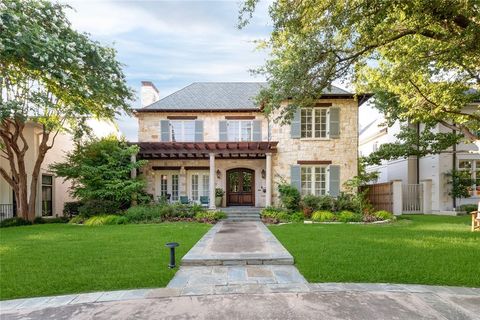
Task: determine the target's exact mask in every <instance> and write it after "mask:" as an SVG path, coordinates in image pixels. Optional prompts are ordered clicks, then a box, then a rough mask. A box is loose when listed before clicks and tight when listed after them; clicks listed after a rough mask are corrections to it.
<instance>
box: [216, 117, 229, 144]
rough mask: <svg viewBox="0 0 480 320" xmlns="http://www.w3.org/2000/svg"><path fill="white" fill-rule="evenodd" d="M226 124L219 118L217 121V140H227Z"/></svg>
mask: <svg viewBox="0 0 480 320" xmlns="http://www.w3.org/2000/svg"><path fill="white" fill-rule="evenodd" d="M227 126H228V123H227V121H226V120H220V121H219V122H218V140H219V141H227V140H228V133H227Z"/></svg>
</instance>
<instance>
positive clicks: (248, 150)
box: [135, 141, 278, 160]
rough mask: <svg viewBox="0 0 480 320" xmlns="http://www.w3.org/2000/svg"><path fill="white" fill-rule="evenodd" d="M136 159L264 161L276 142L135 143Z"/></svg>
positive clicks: (274, 149)
mask: <svg viewBox="0 0 480 320" xmlns="http://www.w3.org/2000/svg"><path fill="white" fill-rule="evenodd" d="M135 144H136V145H138V146H139V147H140V151H139V152H138V155H137V158H138V159H146V160H150V159H151V160H153V159H209V157H210V155H211V154H213V155H214V156H215V157H216V158H220V159H265V157H266V154H271V153H275V152H276V151H277V144H278V142H276V141H275V142H271V141H260V142H137V143H135Z"/></svg>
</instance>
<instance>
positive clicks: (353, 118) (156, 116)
mask: <svg viewBox="0 0 480 320" xmlns="http://www.w3.org/2000/svg"><path fill="white" fill-rule="evenodd" d="M319 102H321V103H331V104H332V107H339V108H340V136H339V138H337V139H325V138H324V139H293V138H291V126H290V125H283V126H282V125H280V124H277V123H274V122H273V121H269V120H268V119H267V118H266V117H265V115H264V114H263V113H261V112H260V111H259V112H198V113H194V112H173V113H166V112H141V113H137V115H136V116H137V118H138V122H139V132H138V141H139V142H159V141H160V120H165V119H167V117H169V116H176V117H179V116H196V117H197V119H198V120H203V121H204V142H217V141H219V121H220V120H225V117H226V116H235V117H240V116H250V117H252V116H254V117H255V119H256V120H262V141H278V145H277V152H276V153H274V154H273V157H272V171H273V172H272V179H273V187H272V201H273V203H274V204H278V194H277V186H278V184H279V183H281V182H282V181H286V182H290V166H291V165H296V164H297V162H298V161H326V162H328V161H330V162H331V164H332V165H339V166H340V184H341V185H343V183H344V182H345V181H346V180H348V179H350V178H351V177H353V176H355V175H356V173H357V158H358V157H357V147H358V135H357V132H358V131H357V129H358V102H357V101H355V100H353V99H332V100H327V99H322V100H320V101H319ZM271 118H272V119H274V118H275V117H274V116H272V117H271ZM269 127H270V128H269ZM153 166H158V167H162V166H163V167H165V166H166V167H180V168H181V169H180V171H179V173H180V174H179V186H180V194H182V195H184V194H186V193H188V183H187V181H186V180H187V170H185V167H192V166H193V167H205V168H208V166H209V161H208V159H205V160H193V159H192V160H151V161H149V163H148V165H147V166H146V167H145V168H144V169H143V173H144V175H145V176H146V178H147V181H148V190H147V191H148V192H149V193H151V194H158V187H157V186H156V183H155V181H156V179H158V177H157V175H158V171H156V170H153V169H152V167H153ZM231 168H249V169H253V170H255V205H256V206H259V207H263V206H264V205H265V186H266V181H265V178H262V170H266V164H265V159H238V160H237V159H234V160H232V159H216V161H215V170H217V169H218V170H220V178H217V177H215V185H216V187H220V188H222V189H224V190H226V179H225V177H226V170H228V169H231ZM207 170H208V169H207ZM156 177H157V178H156ZM342 189H343V188H342ZM223 205H225V197H224V203H223Z"/></svg>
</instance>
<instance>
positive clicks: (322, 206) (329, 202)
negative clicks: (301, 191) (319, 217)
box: [302, 195, 335, 211]
mask: <svg viewBox="0 0 480 320" xmlns="http://www.w3.org/2000/svg"><path fill="white" fill-rule="evenodd" d="M334 204H335V198H333V197H331V196H328V195H324V196H314V195H306V196H304V197H303V199H302V207H303V208H305V207H307V208H310V209H311V210H313V211H331V210H333V206H334Z"/></svg>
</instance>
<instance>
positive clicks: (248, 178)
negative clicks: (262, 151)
mask: <svg viewBox="0 0 480 320" xmlns="http://www.w3.org/2000/svg"><path fill="white" fill-rule="evenodd" d="M242 182H243V186H242V189H243V190H242V191H243V192H251V191H252V182H253V174H252V173H251V172H243V181H242Z"/></svg>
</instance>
